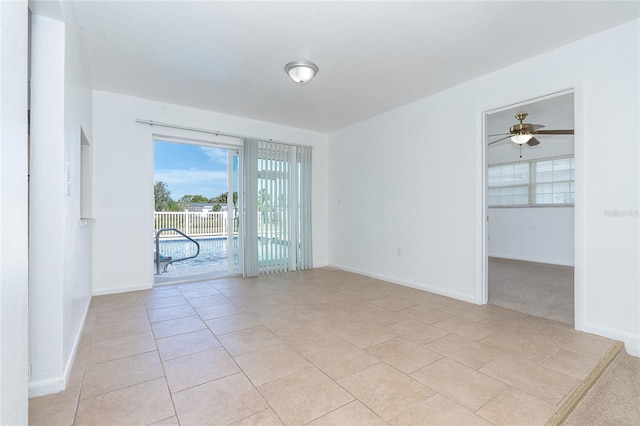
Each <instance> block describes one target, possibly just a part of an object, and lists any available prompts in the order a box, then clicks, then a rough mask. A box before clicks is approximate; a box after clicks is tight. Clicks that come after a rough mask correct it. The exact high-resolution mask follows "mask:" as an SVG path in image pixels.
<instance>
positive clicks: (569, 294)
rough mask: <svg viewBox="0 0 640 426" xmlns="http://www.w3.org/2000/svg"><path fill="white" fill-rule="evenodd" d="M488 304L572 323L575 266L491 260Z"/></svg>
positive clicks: (491, 258) (499, 259) (492, 258)
mask: <svg viewBox="0 0 640 426" xmlns="http://www.w3.org/2000/svg"><path fill="white" fill-rule="evenodd" d="M489 303H493V304H495V305H498V306H502V307H504V308H509V309H513V310H515V311H519V312H524V313H527V314H530V315H535V316H538V317H542V318H547V319H551V320H554V321H561V322H563V323H566V324H573V323H574V321H573V318H574V310H573V303H574V302H573V267H572V266H560V265H550V264H546V263H535V262H523V261H520V260H510V259H501V258H496V257H490V258H489Z"/></svg>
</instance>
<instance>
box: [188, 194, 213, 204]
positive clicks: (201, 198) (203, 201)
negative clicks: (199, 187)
mask: <svg viewBox="0 0 640 426" xmlns="http://www.w3.org/2000/svg"><path fill="white" fill-rule="evenodd" d="M191 202H192V203H201V204H206V203H208V202H209V199H208V198H207V197H205V196H204V195H200V194H196V195H194V196H193V197H192V198H191Z"/></svg>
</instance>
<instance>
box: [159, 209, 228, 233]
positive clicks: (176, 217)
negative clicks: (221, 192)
mask: <svg viewBox="0 0 640 426" xmlns="http://www.w3.org/2000/svg"><path fill="white" fill-rule="evenodd" d="M231 215H233V212H231ZM231 219H232V222H233V233H234V234H237V233H238V221H237V220H234V218H233V217H232V218H231ZM236 219H237V218H236ZM153 224H154V229H153V232H154V235H155V233H156V232H157V231H158V230H159V229H162V228H176V229H179V230H180V231H182V232H184V233H185V234H187V235H189V236H195V237H205V236H208V237H216V236H225V235H227V233H228V232H229V217H228V212H204V213H198V212H154V220H153ZM176 236H179V234H178V233H176V232H173V231H166V232H163V233H162V234H161V236H160V237H161V238H171V237H176Z"/></svg>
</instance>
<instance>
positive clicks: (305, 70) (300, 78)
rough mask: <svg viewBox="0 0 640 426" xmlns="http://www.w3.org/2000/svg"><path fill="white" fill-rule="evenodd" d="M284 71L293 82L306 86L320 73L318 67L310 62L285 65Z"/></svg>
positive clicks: (295, 62) (294, 62)
mask: <svg viewBox="0 0 640 426" xmlns="http://www.w3.org/2000/svg"><path fill="white" fill-rule="evenodd" d="M284 70H285V71H286V72H287V74H289V77H291V80H293V81H295V82H296V83H298V84H299V85H300V86H304V85H305V84H307V83H308V82H310V81H311V79H313V77H314V76H315V75H316V74H317V73H318V66H317V65H316V64H314V63H312V62H309V61H302V60H300V61H293V62H289V63H288V64H287V65H285V67H284Z"/></svg>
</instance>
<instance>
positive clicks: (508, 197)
mask: <svg viewBox="0 0 640 426" xmlns="http://www.w3.org/2000/svg"><path fill="white" fill-rule="evenodd" d="M523 113H527V114H528V115H527V116H526V117H524V118H523V116H522V115H519V116H518V117H516V116H517V115H518V114H523ZM574 115H575V114H574V94H573V92H563V93H559V94H555V95H551V96H547V97H544V98H539V99H536V100H533V101H530V102H526V103H522V104H518V105H515V106H510V107H505V108H501V109H499V110H494V111H490V112H487V113H486V115H485V119H486V122H485V123H486V126H485V129H486V132H485V141H486V145H485V146H486V148H485V160H484V162H485V171H486V183H485V185H484V191H485V202H486V216H487V223H486V249H485V256H486V265H487V270H488V272H487V275H486V279H487V286H486V289H487V299H486V300H487V301H488V303H492V304H496V305H498V306H502V307H506V308H509V309H513V310H516V311H520V312H523V313H526V314H531V315H535V316H540V317H543V318H547V319H551V320H556V321H561V322H564V323H568V324H572V325H573V324H574V318H575V305H574V300H575V295H574V287H575V279H574V276H575V271H574V264H575V253H574V246H575V213H574V207H575V157H574V152H575V147H574V137H573V134H572V133H573V132H572V131H573V129H574ZM520 123H525V124H526V123H530V124H534V125H540V127H537V126H536V127H535V131H536V132H540V134H534V135H533V136H534V138H533V140H532V141H531V143H527V142H525V143H523V144H518V143H514V142H513V141H512V140H511V136H512V134H511V130H513V129H514V128H515V129H518V125H519V124H520ZM512 126H513V127H512ZM542 126H544V127H542ZM525 127H526V126H525ZM548 130H554V131H555V130H563V131H566V132H558V133H563V134H546V133H545V131H548ZM568 130H571V134H569V133H570V132H568ZM492 135H495V136H492Z"/></svg>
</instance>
